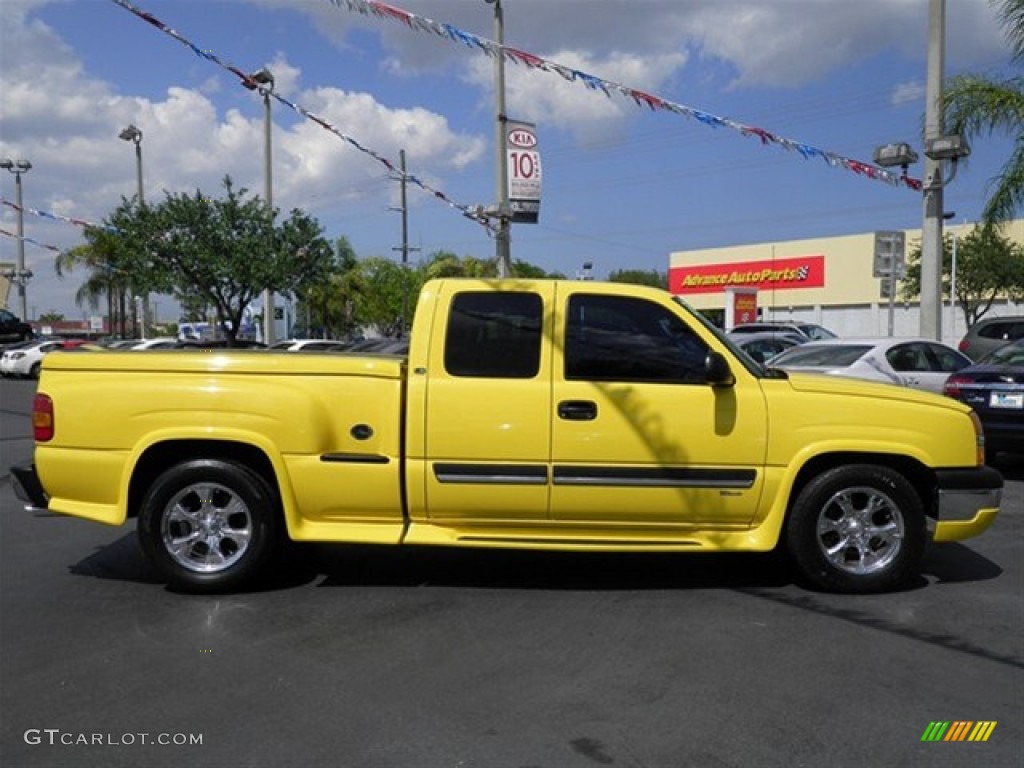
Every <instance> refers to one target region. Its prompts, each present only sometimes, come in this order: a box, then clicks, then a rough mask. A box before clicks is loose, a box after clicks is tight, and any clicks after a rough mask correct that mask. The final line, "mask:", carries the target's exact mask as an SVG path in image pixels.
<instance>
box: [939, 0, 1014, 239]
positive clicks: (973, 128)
mask: <svg viewBox="0 0 1024 768" xmlns="http://www.w3.org/2000/svg"><path fill="white" fill-rule="evenodd" d="M993 4H994V5H995V6H996V7H997V8H998V9H999V19H1000V22H1001V23H1002V26H1003V31H1004V33H1005V35H1006V38H1007V41H1008V42H1009V44H1010V49H1011V52H1012V61H1013V62H1015V63H1021V62H1024V0H993ZM943 113H944V117H945V127H946V131H947V132H950V133H962V134H963V135H964V136H966V137H967V138H969V139H971V138H974V137H978V136H986V135H991V134H993V133H995V132H999V131H1005V132H1007V133H1008V134H1009V135H1010V137H1011V138H1012V139H1013V140H1014V149H1013V151H1012V152H1011V153H1010V157H1009V158H1008V159H1007V161H1006V163H1005V164H1004V165H1003V167H1002V170H1001V172H1000V174H999V175H998V176H997V177H996V179H995V186H994V189H993V191H992V194H991V196H990V197H989V199H988V201H987V203H986V204H985V210H984V211H983V213H982V219H983V221H984V222H986V223H989V224H992V223H996V222H1000V221H1006V220H1009V219H1012V218H1013V217H1014V215H1015V213H1016V212H1017V211H1019V210H1021V208H1022V204H1024V77H1021V76H1019V75H1017V76H1013V77H1009V78H1006V79H995V78H989V77H984V76H982V75H972V74H965V75H959V76H957V77H955V78H953V79H952V80H951V81H950V82H949V83H948V84H947V85H946V86H945V92H944V94H943Z"/></svg>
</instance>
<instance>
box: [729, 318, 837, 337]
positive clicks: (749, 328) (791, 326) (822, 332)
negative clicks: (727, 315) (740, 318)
mask: <svg viewBox="0 0 1024 768" xmlns="http://www.w3.org/2000/svg"><path fill="white" fill-rule="evenodd" d="M729 333H731V334H741V333H791V334H793V333H795V334H796V335H797V336H802V337H803V338H805V339H808V340H810V341H819V340H822V339H834V338H836V334H834V333H832V331H830V330H829V329H828V328H826V327H824V326H822V325H818V324H817V323H775V322H762V323H741V324H740V325H737V326H736V327H735V328H733V329H732V330H731V331H729Z"/></svg>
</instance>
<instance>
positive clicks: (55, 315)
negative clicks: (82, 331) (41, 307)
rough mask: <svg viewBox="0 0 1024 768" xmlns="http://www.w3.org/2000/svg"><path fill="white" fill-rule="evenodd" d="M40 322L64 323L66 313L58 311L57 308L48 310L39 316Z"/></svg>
mask: <svg viewBox="0 0 1024 768" xmlns="http://www.w3.org/2000/svg"><path fill="white" fill-rule="evenodd" d="M39 322H41V323H62V322H64V314H63V313H62V312H57V311H56V310H53V309H51V310H47V311H46V312H43V314H41V315H40V316H39Z"/></svg>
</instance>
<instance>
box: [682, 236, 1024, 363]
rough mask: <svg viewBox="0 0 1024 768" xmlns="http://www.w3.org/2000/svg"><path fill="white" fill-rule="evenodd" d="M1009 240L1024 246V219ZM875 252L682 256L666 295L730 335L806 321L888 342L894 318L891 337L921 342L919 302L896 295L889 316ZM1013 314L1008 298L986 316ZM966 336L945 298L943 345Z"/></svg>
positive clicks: (779, 248)
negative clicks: (744, 326)
mask: <svg viewBox="0 0 1024 768" xmlns="http://www.w3.org/2000/svg"><path fill="white" fill-rule="evenodd" d="M973 228H974V225H973V224H959V225H946V227H945V228H944V231H945V233H946V234H948V235H952V236H953V237H954V239H959V238H962V237H964V236H966V235H967V234H968V233H970V232H971V230H972V229H973ZM903 234H904V240H905V243H906V252H907V253H910V252H911V251H913V250H914V249H915V248H916V247H919V246H920V243H921V230H920V229H908V230H904V231H903ZM1004 235H1005V236H1006V237H1008V238H1009V239H1011V240H1013V241H1014V242H1018V243H1024V219H1017V220H1014V221H1012V222H1010V223H1009V224H1008V226H1007V227H1006V229H1005V230H1004ZM875 251H876V233H874V232H866V233H864V234H860V235H845V236H842V237H829V238H815V239H810V240H790V241H786V242H777V243H755V244H750V245H736V246H727V247H724V248H706V249H702V250H697V251H677V252H674V253H672V254H671V256H670V262H669V290H670V291H671V292H672V293H674V294H676V295H679V296H682V297H683V298H685V299H686V301H687V302H688V303H689V304H690V305H691V306H693V307H695V308H697V309H699V310H702V311H705V312H707V313H708V314H711V315H712V316H717V317H718V318H720V320H721V321H722V323H723V325H726V326H728V327H731V325H732V324H733V322H735V321H737V320H739V319H744V320H748V321H753V320H754V319H761V320H775V321H780V322H786V321H790V320H802V321H805V322H806V321H809V322H814V323H819V324H821V325H824V326H825V327H826V328H830V329H831V330H833V331H835V332H836V333H838V334H839V335H840V336H886V335H888V331H889V326H890V314H891V318H892V328H893V335H894V336H917V335H919V331H920V319H919V318H920V308H919V304H918V302H917V301H911V302H905V301H903V299H902V298H901V297H900V293H899V289H898V288H897V290H896V297H895V300H894V301H893V303H892V308H891V312H890V302H889V300H888V298H886V297H885V295H884V287H883V283H884V282H885V281H884V280H883V279H882V278H879V277H876V276H875V275H874V271H875ZM727 310H728V319H727V318H726V314H727ZM1014 314H1024V304H1022V303H1014V302H1012V301H1009V300H1007V299H1005V298H1003V299H1001V300H997V301H996V302H995V303H994V304H993V305H992V309H991V310H990V311H989V313H988V315H986V316H987V317H988V316H993V317H994V316H1002V315H1014ZM965 331H966V328H965V321H964V316H963V312H962V311H961V310H960V309H959V308H956V310H955V312H954V311H953V309H952V308H951V307H950V304H949V300H948V298H947V299H946V300H945V307H944V309H943V313H942V338H943V340H944V341H946V342H947V343H950V342H952V343H954V344H955V343H956V342H957V341H959V340H960V338H962V337H963V334H964V332H965Z"/></svg>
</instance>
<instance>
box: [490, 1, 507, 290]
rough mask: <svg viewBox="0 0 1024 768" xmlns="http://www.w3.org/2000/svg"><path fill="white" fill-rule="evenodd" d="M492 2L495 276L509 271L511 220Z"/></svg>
mask: <svg viewBox="0 0 1024 768" xmlns="http://www.w3.org/2000/svg"><path fill="white" fill-rule="evenodd" d="M484 2H486V3H487V4H488V5H493V6H494V40H495V42H496V43H497V44H498V51H497V55H496V56H495V57H494V103H495V122H494V126H495V128H494V159H495V179H496V181H495V191H496V192H497V200H498V205H497V210H495V211H494V214H495V216H496V217H497V219H498V231H497V233H496V234H495V236H494V247H495V256H496V257H497V262H498V277H509V276H511V274H512V256H511V241H512V230H511V227H512V221H511V213H510V211H509V203H508V144H507V140H508V137H507V133H508V132H507V131H506V123H507V121H508V117H507V116H506V115H505V15H504V12H503V11H502V8H501V0H484Z"/></svg>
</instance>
